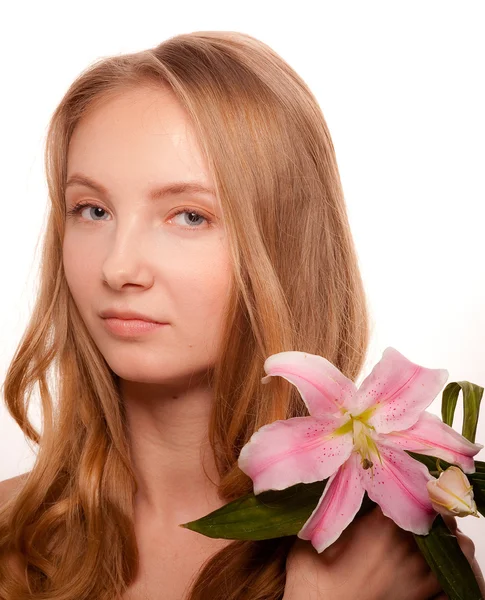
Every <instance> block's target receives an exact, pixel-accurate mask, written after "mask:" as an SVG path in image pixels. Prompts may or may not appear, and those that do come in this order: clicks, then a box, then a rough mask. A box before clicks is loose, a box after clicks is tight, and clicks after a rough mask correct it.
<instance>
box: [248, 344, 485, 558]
mask: <svg viewBox="0 0 485 600" xmlns="http://www.w3.org/2000/svg"><path fill="white" fill-rule="evenodd" d="M264 370H265V372H266V373H267V376H266V377H263V379H262V381H263V382H264V383H267V382H268V381H269V378H270V377H274V376H280V377H283V378H284V379H286V380H288V381H289V382H290V383H292V384H293V385H295V386H296V387H297V389H298V391H299V393H300V395H301V397H302V399H303V400H304V402H305V404H306V406H307V408H308V411H309V413H310V416H308V417H295V418H291V419H286V420H278V421H275V422H273V423H270V424H268V425H264V426H263V427H261V428H260V429H259V430H258V431H256V432H255V433H254V434H253V435H252V437H251V439H250V440H249V442H248V443H247V444H246V445H245V446H244V447H243V449H242V450H241V453H240V455H239V459H238V465H239V468H240V469H241V470H242V471H243V472H244V473H246V474H247V475H249V477H251V479H252V480H253V487H254V493H255V494H259V493H261V492H264V491H266V490H282V489H285V488H288V487H290V486H292V485H295V484H297V483H312V482H314V481H322V480H323V479H326V478H328V482H327V485H326V486H325V490H324V492H323V494H322V496H321V498H320V500H319V502H318V504H317V506H316V508H315V510H314V511H313V512H312V514H311V515H310V517H309V518H308V520H307V521H306V523H305V524H304V525H303V527H302V529H301V530H300V531H299V533H298V537H299V538H301V539H304V540H310V541H311V543H312V545H313V546H314V547H315V549H316V550H317V552H322V551H323V550H325V548H327V547H328V546H330V544H332V543H333V542H334V541H335V540H336V539H337V538H338V537H339V536H340V534H341V533H342V531H343V530H344V529H345V528H346V527H347V526H348V525H349V524H350V523H351V522H352V520H353V518H354V517H355V515H356V513H357V512H358V510H359V508H360V506H361V504H362V499H363V496H364V492H365V491H367V494H368V496H369V498H370V499H371V500H373V501H374V502H376V503H377V504H378V505H379V506H380V508H381V510H382V512H383V514H384V515H386V516H387V517H389V518H390V519H392V520H393V521H394V522H395V523H396V524H397V525H398V526H399V527H401V529H405V530H407V531H411V532H413V533H417V534H421V535H425V534H427V533H429V530H430V528H431V525H432V523H433V521H434V519H435V517H436V515H437V514H438V513H437V512H436V511H435V510H434V508H433V506H432V504H431V501H430V498H429V494H428V489H427V486H426V484H427V482H428V481H430V480H432V479H434V477H433V476H432V475H431V474H430V473H429V471H428V469H427V468H426V467H425V465H423V464H422V463H420V462H419V461H417V460H414V459H413V458H411V457H410V456H409V455H408V454H407V453H406V452H405V450H410V451H413V452H417V453H419V454H426V455H428V456H436V457H438V458H442V459H443V460H446V461H447V462H450V463H454V464H456V465H458V466H459V467H460V468H461V469H463V471H464V472H465V473H474V472H475V463H474V460H473V456H475V455H476V454H477V453H478V452H479V451H480V450H481V449H482V448H483V445H481V444H473V443H472V442H470V441H469V440H467V439H466V438H465V437H463V436H462V435H460V434H459V433H457V432H456V431H455V430H454V429H453V428H452V427H449V426H448V425H446V424H445V423H443V422H442V421H441V420H440V419H439V418H438V417H436V416H435V415H433V414H431V413H428V412H425V409H426V408H427V407H428V406H429V405H430V404H431V402H432V401H433V400H434V398H435V397H436V396H437V394H438V392H439V391H440V390H441V389H442V388H443V386H444V384H445V383H446V380H447V379H448V371H447V370H445V369H427V368H425V367H421V366H419V365H417V364H415V363H412V362H411V361H409V360H408V359H407V358H405V357H404V356H403V355H402V354H401V353H399V352H398V351H397V350H395V349H394V348H391V347H388V348H386V350H385V351H384V352H383V355H382V358H381V360H380V361H379V362H378V363H377V364H376V365H375V366H374V368H373V370H372V372H371V373H370V374H369V375H368V376H367V377H366V378H365V379H364V381H363V382H362V384H361V385H360V387H359V389H357V387H356V385H355V384H354V382H353V381H352V380H350V379H348V378H347V377H346V376H345V375H343V373H341V371H339V370H338V369H337V368H336V367H335V366H334V365H333V364H332V363H331V362H329V361H328V360H327V359H325V358H324V357H322V356H318V355H315V354H307V353H304V352H296V351H290V352H280V353H278V354H273V355H272V356H270V357H269V358H267V359H266V361H265V363H264Z"/></svg>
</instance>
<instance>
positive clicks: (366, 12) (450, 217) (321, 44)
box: [0, 0, 485, 569]
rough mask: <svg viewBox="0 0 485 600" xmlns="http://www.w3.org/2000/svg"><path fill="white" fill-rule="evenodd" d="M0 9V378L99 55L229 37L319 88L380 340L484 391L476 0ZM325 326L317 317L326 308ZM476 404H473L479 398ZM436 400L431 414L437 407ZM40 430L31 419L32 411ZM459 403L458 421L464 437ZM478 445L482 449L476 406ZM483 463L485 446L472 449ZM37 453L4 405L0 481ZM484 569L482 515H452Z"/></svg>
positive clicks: (484, 132) (484, 55)
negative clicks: (47, 164) (62, 141)
mask: <svg viewBox="0 0 485 600" xmlns="http://www.w3.org/2000/svg"><path fill="white" fill-rule="evenodd" d="M2 6H4V7H3V8H2V9H1V12H0V23H1V25H0V29H1V31H0V61H1V64H0V66H1V84H0V85H1V94H0V119H1V123H0V130H1V133H0V165H1V167H0V169H1V188H0V190H1V192H0V193H1V197H0V210H1V213H0V214H1V216H0V269H1V292H2V293H1V294H0V303H1V306H0V336H1V337H0V339H1V344H0V384H1V383H3V381H4V377H5V372H6V369H7V366H8V364H9V362H10V360H11V358H12V356H13V352H14V350H15V348H16V345H17V343H18V341H19V339H20V336H21V334H22V333H23V330H24V327H25V325H26V323H27V319H28V315H29V312H30V310H31V308H32V305H33V292H34V289H35V286H36V282H37V273H36V269H37V264H38V259H39V251H38V250H39V249H38V243H39V240H40V236H41V235H42V234H43V226H44V217H45V211H46V207H47V203H48V200H47V188H46V184H45V181H44V173H43V144H44V136H45V132H46V127H47V123H48V120H49V118H50V115H51V113H52V112H53V110H54V108H55V107H56V105H57V103H58V102H59V101H60V99H61V97H62V95H63V94H64V92H65V91H66V89H67V87H68V86H69V85H70V83H71V82H72V80H73V79H74V78H75V77H76V76H77V75H78V74H79V72H80V71H81V70H82V69H84V68H85V67H86V66H87V65H88V64H90V63H91V62H92V61H94V60H96V59H97V58H99V57H102V56H107V55H111V54H118V53H124V52H132V51H137V50H141V49H144V48H148V47H152V46H155V45H156V44H158V43H160V42H161V41H163V40H164V39H166V38H168V37H170V36H172V35H176V34H178V33H188V32H191V31H197V30H232V31H241V32H244V33H248V34H250V35H253V36H254V37H257V38H259V39H261V40H262V41H264V42H266V43H267V44H268V45H270V46H271V47H272V48H274V49H275V50H276V51H277V52H278V53H279V54H280V55H281V56H282V57H283V58H284V59H285V60H286V61H287V62H289V64H290V65H291V66H292V67H293V68H294V69H295V70H296V71H297V72H298V73H299V74H300V75H301V76H302V77H303V79H304V80H305V81H306V82H307V83H308V85H309V86H310V88H311V89H312V91H313V92H314V94H315V95H316V97H317V99H318V101H319V103H320V105H321V107H322V110H323V113H324V116H325V118H326V121H327V124H328V126H329V129H330V132H331V135H332V138H333V141H334V144H335V148H336V152H337V160H338V164H339V167H340V173H341V177H342V182H343V186H344V192H345V197H346V201H347V207H348V212H349V218H350V221H351V227H352V231H353V234H354V238H355V243H356V246H357V250H358V253H359V260H360V265H361V269H362V274H363V277H364V282H365V285H366V291H367V294H368V297H369V302H370V304H371V308H372V320H373V328H374V333H373V339H372V348H371V355H370V360H369V365H368V366H367V370H366V372H369V371H370V369H371V368H372V366H373V364H375V363H376V362H377V361H378V360H379V359H380V357H381V355H382V352H383V350H384V349H385V348H386V347H387V346H393V347H395V348H396V349H398V350H399V351H400V352H401V353H403V354H404V355H405V356H406V357H407V358H409V359H410V360H412V361H413V362H416V363H418V364H421V365H423V366H426V367H429V368H445V369H447V370H448V371H449V374H450V376H449V379H448V382H450V381H459V380H468V381H471V382H473V383H476V384H479V385H481V386H482V387H485V361H484V358H483V351H484V343H485V310H484V306H485V274H484V258H485V252H484V249H483V230H484V222H485V178H484V164H485V117H484V112H485V111H484V106H485V92H484V86H483V84H484V73H485V64H484V63H485V36H484V35H483V31H484V25H485V18H484V5H483V3H482V2H476V1H475V2H473V1H468V2H466V3H465V2H459V1H456V2H446V1H426V2H423V1H419V2H417V1H409V0H407V1H405V2H404V1H402V2H396V1H395V2H388V1H385V2H384V1H383V2H372V1H369V0H367V1H366V2H344V1H341V0H339V1H338V2H337V1H336V0H335V1H334V2H318V3H317V2H314V3H313V2H305V1H301V0H300V1H299V2H298V3H296V5H293V4H287V3H285V2H268V1H266V2H261V1H258V2H251V1H246V2H244V3H238V4H233V3H229V2H215V1H212V2H211V1H205V2H193V1H192V2H189V1H187V0H186V1H184V2H177V3H174V2H161V1H158V2H144V1H141V0H138V1H137V2H134V3H129V4H128V3H123V2H121V1H120V0H118V1H116V2H100V1H99V0H98V1H97V2H92V1H91V0H89V1H88V0H84V2H82V3H70V2H53V1H47V0H44V1H43V2H33V1H32V2H30V3H29V2H22V3H15V4H13V3H11V4H10V5H9V6H8V7H7V5H6V4H5V5H2ZM322 318H325V315H322ZM482 404H483V405H484V408H483V410H482V413H483V412H484V411H485V398H484V400H483V403H482ZM440 405H441V393H440V394H439V395H438V396H437V398H436V399H435V400H434V402H433V403H432V405H431V406H430V407H429V409H428V410H430V411H431V412H434V413H435V414H437V415H440ZM31 415H32V417H33V419H34V422H35V423H36V425H37V426H38V427H39V426H40V424H39V421H38V414H37V412H36V410H35V407H34V409H33V410H32V411H31ZM461 416H462V410H461V397H460V400H459V406H458V409H457V413H456V416H455V422H454V427H455V429H457V430H458V431H460V432H461ZM476 441H477V442H481V443H485V416H484V415H483V414H482V416H481V419H480V422H479V427H478V433H477V440H476ZM476 458H477V459H479V460H482V461H483V460H485V450H482V451H481V452H480V453H479V454H478V455H477V457H476ZM33 461H34V453H33V452H32V450H31V449H30V448H29V446H28V445H27V443H26V441H25V440H24V438H23V435H22V434H21V432H20V429H19V428H18V426H17V425H16V423H15V422H14V421H13V419H12V418H11V417H10V415H9V414H8V413H7V411H6V407H5V405H4V402H3V398H1V399H0V480H3V479H7V478H9V477H13V476H15V475H18V474H20V473H23V472H25V471H28V470H30V469H31V468H32V465H33ZM458 525H459V527H460V528H461V529H462V530H463V531H464V532H465V533H466V534H467V535H469V536H470V537H472V539H473V540H474V542H475V544H476V555H477V557H478V561H479V563H480V565H481V567H482V569H484V568H485V519H484V517H480V519H476V518H474V517H471V516H469V517H466V518H462V519H459V523H458Z"/></svg>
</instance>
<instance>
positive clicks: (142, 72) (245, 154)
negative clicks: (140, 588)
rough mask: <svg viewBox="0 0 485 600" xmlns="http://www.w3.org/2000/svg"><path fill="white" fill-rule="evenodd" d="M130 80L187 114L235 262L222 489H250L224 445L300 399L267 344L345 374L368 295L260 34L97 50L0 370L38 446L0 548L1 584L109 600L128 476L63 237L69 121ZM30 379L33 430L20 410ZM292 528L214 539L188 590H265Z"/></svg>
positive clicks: (56, 157) (220, 371) (118, 578)
mask: <svg viewBox="0 0 485 600" xmlns="http://www.w3.org/2000/svg"><path fill="white" fill-rule="evenodd" d="M145 85H148V86H155V88H160V86H162V85H163V86H167V85H168V86H169V87H170V88H171V90H173V92H174V94H175V95H176V97H177V99H178V101H179V102H180V103H181V104H182V105H183V107H184V108H185V109H186V110H187V112H188V115H189V116H190V118H191V119H192V121H193V125H194V128H195V132H196V135H197V138H198V141H199V143H200V147H201V148H202V150H203V152H204V154H205V155H206V156H207V161H208V165H209V168H210V172H211V175H212V178H213V181H214V183H215V187H216V192H217V196H218V199H219V201H220V204H221V206H222V209H223V216H224V222H225V227H226V230H227V233H228V239H229V244H230V253H231V257H232V260H233V265H234V285H233V291H232V294H231V296H230V299H229V303H228V308H227V315H226V322H225V329H224V335H223V339H222V345H221V348H220V358H219V361H218V362H217V365H216V366H215V369H214V374H213V380H212V385H213V393H214V405H213V409H212V415H211V419H210V427H209V432H208V433H209V439H210V443H211V445H212V448H213V450H214V455H215V457H216V461H217V465H218V470H219V473H220V476H221V483H220V488H219V490H220V495H221V497H222V498H225V499H226V500H227V501H228V502H229V501H231V500H233V499H234V498H236V497H238V496H240V495H242V494H246V493H248V492H250V491H251V490H252V482H251V480H250V479H249V478H248V477H247V476H246V475H245V474H243V473H242V472H241V471H240V470H239V468H238V466H237V458H238V455H239V452H240V450H241V448H242V446H243V445H244V444H245V443H246V442H247V441H248V440H249V438H250V437H251V435H252V433H253V432H254V431H256V430H257V429H258V428H260V427H261V426H263V425H264V424H266V423H269V422H271V421H274V420H276V419H285V418H289V417H293V416H303V415H306V414H308V413H307V411H306V407H305V405H304V403H303V401H302V399H301V397H300V396H299V394H298V392H297V390H296V388H295V387H294V386H292V385H291V384H289V383H288V382H287V381H286V380H284V379H283V378H278V377H274V378H272V379H271V382H270V383H269V384H267V385H264V384H261V377H262V376H264V372H263V363H264V360H265V359H266V358H267V357H268V356H270V355H271V354H274V353H277V352H281V351H285V350H301V351H305V352H309V353H314V354H320V355H322V356H324V357H326V358H327V359H328V360H329V361H331V362H332V363H333V364H334V365H336V366H337V367H338V368H339V369H340V370H341V371H342V372H343V373H344V374H345V375H346V376H347V377H349V378H350V379H352V380H353V381H355V380H356V378H357V376H358V375H359V373H360V371H361V369H362V367H363V366H364V363H365V359H366V352H367V346H368V342H369V335H370V334H369V322H368V306H367V303H366V297H365V293H364V287H363V282H362V279H361V275H360V272H359V266H358V260H357V255H356V252H355V248H354V243H353V239H352V235H351V231H350V227H349V223H348V218H347V213H346V207H345V201H344V196H343V191H342V185H341V181H340V177H339V172H338V168H337V163H336V157H335V150H334V147H333V144H332V140H331V137H330V133H329V131H328V128H327V125H326V122H325V119H324V117H323V115H322V112H321V109H320V108H319V105H318V103H317V101H316V99H315V97H314V96H313V95H312V93H311V91H310V90H309V88H308V87H307V85H306V84H305V83H304V81H303V80H302V79H301V78H300V77H299V76H298V75H297V74H296V73H295V71H294V70H292V68H291V67H290V66H289V65H288V64H287V63H286V62H285V61H284V60H283V59H282V58H281V57H280V56H279V55H278V54H277V53H276V52H274V51H273V50H272V49H271V48H269V47H268V46H267V45H265V44H264V43H262V42H261V41H258V40H257V39H255V38H253V37H251V36H249V35H246V34H242V33H238V32H225V31H199V32H193V33H188V34H182V35H177V36H175V37H172V38H170V39H168V40H166V41H164V42H163V43H161V44H160V45H158V46H156V47H155V48H152V49H148V50H144V51H141V52H136V53H131V54H125V55H117V56H112V57H108V58H103V59H101V60H99V61H96V62H95V63H94V64H92V65H90V66H89V67H88V68H87V69H86V70H84V71H83V72H82V73H81V74H80V75H79V76H78V78H77V79H76V80H75V81H74V82H73V83H72V85H71V86H70V88H69V89H68V90H67V92H66V94H65V95H64V97H63V98H62V100H61V102H60V104H59V106H58V107H57V108H56V110H55V112H54V113H53V116H52V118H51V121H50V124H49V129H48V134H47V140H46V154H45V160H46V176H47V181H48V189H49V197H50V200H51V204H50V212H49V217H48V224H47V230H46V234H45V239H44V244H43V254H42V262H41V268H40V285H39V290H38V295H37V299H36V303H35V307H34V310H33V313H32V316H31V319H30V322H29V323H28V326H27V328H26V331H25V333H24V335H23V337H22V339H21V341H20V342H19V345H18V348H17V349H16V352H15V355H14V357H13V359H12V361H11V364H10V365H9V368H8V370H7V374H6V379H5V383H4V396H5V402H6V405H7V408H8V410H9V412H10V414H11V415H12V417H13V418H14V419H15V420H16V422H17V423H18V425H19V427H20V428H21V429H22V431H23V432H24V434H25V436H26V437H27V438H28V439H29V440H31V441H32V442H33V443H35V444H36V445H38V452H37V457H36V461H35V464H34V467H33V469H32V471H30V472H29V473H27V474H26V475H25V480H24V481H23V483H22V485H21V486H20V487H19V489H18V491H17V493H16V494H14V495H13V496H12V497H11V499H10V501H9V502H8V503H7V504H6V505H5V506H4V507H3V508H2V509H1V510H0V558H1V557H4V558H7V557H9V556H11V555H13V554H15V555H17V554H19V555H21V556H22V560H23V565H24V569H23V572H18V571H17V570H14V569H11V568H9V567H8V562H7V560H1V559H0V597H1V598H5V599H6V600H13V599H14V598H15V600H24V599H27V598H29V599H35V600H40V599H41V598H42V599H49V600H61V599H62V600H79V599H81V598H97V599H99V600H111V599H112V598H117V597H118V596H119V595H121V594H122V593H123V592H124V590H125V589H126V588H127V586H128V584H129V583H130V582H131V581H132V580H133V579H134V576H135V574H136V570H137V561H138V550H137V544H136V538H135V531H134V524H133V517H134V502H133V501H134V495H135V492H136V482H135V477H134V472H133V470H132V465H131V462H130V448H129V441H128V436H127V428H126V418H125V412H124V407H123V403H122V402H120V394H119V386H118V381H119V380H118V377H117V375H116V374H115V373H113V371H112V370H111V369H110V368H109V366H108V365H107V363H106V361H105V360H104V358H103V356H102V355H101V354H100V352H99V350H98V349H97V347H96V346H95V344H94V342H93V340H92V339H91V337H90V335H89V333H88V331H87V329H86V327H85V325H84V323H83V321H82V319H81V317H80V315H79V313H78V311H77V309H76V306H75V305H74V303H73V301H72V298H71V296H70V292H69V289H68V286H67V283H66V279H65V276H64V272H63V264H62V241H63V232H64V223H65V206H64V191H63V188H64V184H65V179H66V157H67V150H68V145H69V140H70V138H71V135H72V133H73V130H74V128H75V127H76V124H77V123H78V122H79V120H80V119H81V118H82V117H83V115H86V114H87V112H88V111H90V110H94V109H95V108H96V106H99V103H102V102H104V101H106V100H107V99H109V98H110V97H112V96H113V95H117V94H120V93H123V90H127V89H129V88H130V87H131V88H133V87H134V86H145ZM49 373H50V381H49V380H48V375H49ZM36 383H37V384H38V386H39V392H40V398H41V406H42V415H43V431H42V435H41V434H40V433H39V432H38V431H36V429H35V428H34V427H33V426H32V424H31V422H30V420H29V418H28V415H27V411H28V407H29V402H30V397H31V394H32V390H33V388H34V386H35V384H36ZM201 516H202V515H201ZM294 540H295V536H289V537H286V538H281V539H273V540H266V541H254V542H252V541H244V542H242V541H234V542H232V543H230V544H229V545H228V546H227V547H225V548H224V549H222V550H221V551H219V552H218V553H217V554H216V555H214V556H213V557H212V558H211V559H210V560H208V561H207V563H206V564H205V565H203V567H202V568H201V570H200V572H199V573H198V574H197V576H196V580H195V582H194V584H193V586H192V588H191V593H190V600H209V599H210V600H218V599H219V600H236V599H237V600H263V599H265V600H277V599H278V600H280V599H281V597H282V595H283V591H284V585H285V560H286V556H287V553H288V551H289V549H290V547H291V545H292V543H293V542H294Z"/></svg>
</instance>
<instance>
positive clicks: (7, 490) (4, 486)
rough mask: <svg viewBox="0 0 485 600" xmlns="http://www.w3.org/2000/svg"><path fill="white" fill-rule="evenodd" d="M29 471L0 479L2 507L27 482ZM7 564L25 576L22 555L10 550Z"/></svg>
mask: <svg viewBox="0 0 485 600" xmlns="http://www.w3.org/2000/svg"><path fill="white" fill-rule="evenodd" d="M28 475H29V473H28V472H27V473H22V474H21V475H16V476H15V477H10V478H9V479H4V480H3V481H0V508H2V506H4V505H5V504H6V503H7V502H8V501H9V500H10V498H11V497H12V496H13V495H14V494H15V493H16V492H17V491H18V490H19V489H20V488H21V487H22V485H23V484H24V482H25V479H26V478H27V476H28ZM5 560H6V564H7V565H8V566H9V568H11V569H12V570H15V571H16V572H17V574H18V575H19V576H20V577H21V578H22V577H24V566H25V563H24V561H23V558H22V556H19V555H18V554H16V553H13V552H9V553H8V554H7V555H6V556H5Z"/></svg>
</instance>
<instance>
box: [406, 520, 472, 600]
mask: <svg viewBox="0 0 485 600" xmlns="http://www.w3.org/2000/svg"><path fill="white" fill-rule="evenodd" d="M414 539H415V540H416V543H417V544H418V547H419V549H420V550H421V553H422V554H423V556H424V558H425V559H426V561H427V563H428V565H429V566H430V568H431V570H432V571H433V573H434V574H435V575H436V577H437V579H438V581H439V582H440V585H441V587H442V588H443V590H444V592H445V594H446V595H447V596H448V598H449V599H450V600H483V598H482V594H481V592H480V588H479V587H478V583H477V580H476V578H475V574H474V573H473V569H472V567H471V565H470V563H469V562H468V559H467V558H466V556H465V555H464V554H463V552H462V550H461V548H460V545H459V544H458V540H457V538H456V536H455V535H453V533H452V532H451V531H450V530H449V529H448V526H447V525H446V523H445V522H444V520H443V518H442V516H441V515H437V517H436V519H435V520H434V521H433V525H432V527H431V530H430V532H429V534H428V535H416V534H415V535H414Z"/></svg>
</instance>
